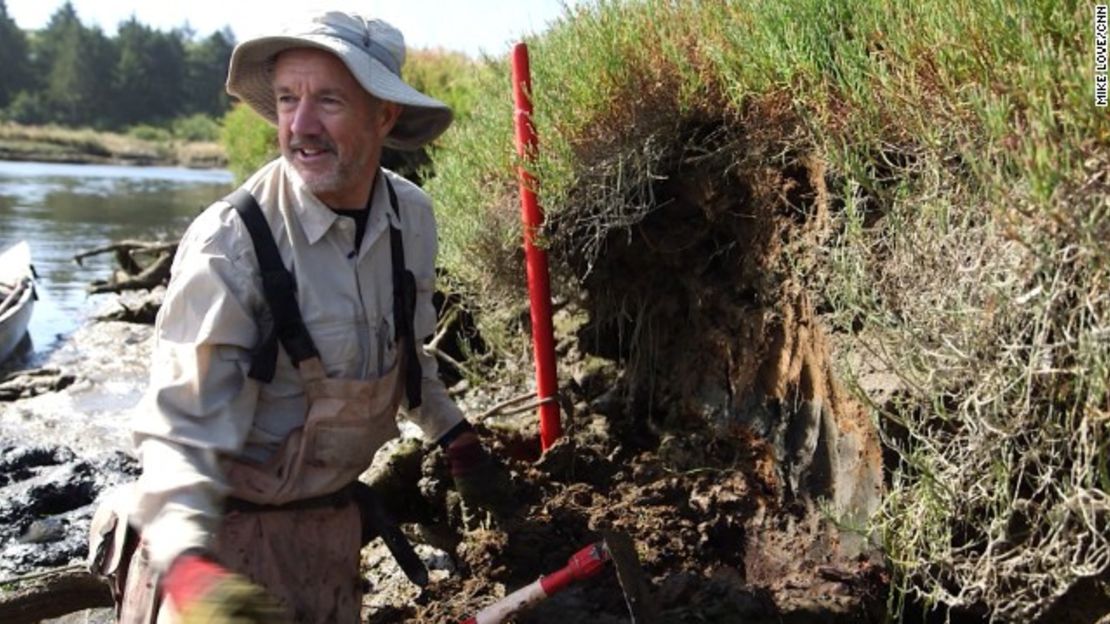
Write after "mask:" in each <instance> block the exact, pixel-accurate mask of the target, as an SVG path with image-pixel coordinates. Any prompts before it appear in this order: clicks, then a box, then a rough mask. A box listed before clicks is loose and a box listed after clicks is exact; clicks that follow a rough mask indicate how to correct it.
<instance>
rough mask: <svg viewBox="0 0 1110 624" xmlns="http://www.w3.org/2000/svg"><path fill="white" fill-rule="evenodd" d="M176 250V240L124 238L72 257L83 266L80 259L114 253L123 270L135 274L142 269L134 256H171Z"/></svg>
mask: <svg viewBox="0 0 1110 624" xmlns="http://www.w3.org/2000/svg"><path fill="white" fill-rule="evenodd" d="M176 251H177V242H176V241H174V242H159V243H150V242H146V241H133V240H125V241H120V242H118V243H112V244H111V245H105V246H104V247H97V248H96V249H90V250H88V251H83V252H81V253H79V254H77V255H76V256H73V259H74V261H76V262H77V264H78V265H80V266H84V265H83V264H81V261H82V260H84V259H85V258H90V257H92V256H99V255H100V254H105V253H114V254H115V255H116V261H117V262H119V265H120V267H122V268H123V270H124V271H127V272H128V273H131V274H135V273H139V272H141V271H142V269H141V268H139V266H138V263H137V262H136V261H135V256H138V255H142V254H146V255H151V256H158V255H162V254H167V253H168V254H169V255H171V256H172V255H173V254H174V252H176Z"/></svg>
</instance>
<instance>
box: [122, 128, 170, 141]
mask: <svg viewBox="0 0 1110 624" xmlns="http://www.w3.org/2000/svg"><path fill="white" fill-rule="evenodd" d="M127 136H129V137H132V138H136V139H139V140H140V141H151V142H157V143H165V142H168V141H170V140H171V139H173V135H172V134H170V131H169V130H167V129H165V128H158V127H155V126H151V125H149V124H138V125H135V126H131V127H130V128H128V130H127Z"/></svg>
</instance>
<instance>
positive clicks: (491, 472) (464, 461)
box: [446, 433, 512, 529]
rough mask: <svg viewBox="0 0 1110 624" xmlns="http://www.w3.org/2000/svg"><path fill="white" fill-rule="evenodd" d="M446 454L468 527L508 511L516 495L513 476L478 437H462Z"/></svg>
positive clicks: (453, 443)
mask: <svg viewBox="0 0 1110 624" xmlns="http://www.w3.org/2000/svg"><path fill="white" fill-rule="evenodd" d="M446 454H447V463H448V465H449V466H450V467H451V477H452V478H453V480H454V481H455V489H456V490H457V491H458V493H459V498H461V499H462V513H463V523H464V524H465V525H466V526H467V528H471V529H472V528H476V527H477V526H480V525H481V524H482V516H485V517H486V518H487V519H489V520H492V519H494V518H496V517H497V516H501V515H504V514H505V513H506V512H507V511H508V508H509V507H510V502H509V499H510V498H511V496H512V486H511V484H510V482H509V475H508V473H506V472H505V470H504V468H502V467H501V466H500V465H499V464H497V462H495V461H494V460H493V458H492V457H490V455H489V453H487V452H486V450H485V448H483V447H482V443H481V442H479V441H478V436H476V435H474V434H473V433H467V434H463V435H461V436H459V437H458V438H456V439H455V440H454V441H452V442H451V443H450V444H449V445H448V446H447V449H446Z"/></svg>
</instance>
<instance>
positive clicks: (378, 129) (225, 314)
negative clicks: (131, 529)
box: [121, 12, 498, 622]
mask: <svg viewBox="0 0 1110 624" xmlns="http://www.w3.org/2000/svg"><path fill="white" fill-rule="evenodd" d="M404 55H405V49H404V41H403V38H402V36H401V33H400V32H399V31H397V30H396V29H394V28H393V27H392V26H389V25H388V24H386V23H384V22H381V21H379V20H367V19H364V18H362V17H359V16H357V15H349V14H344V13H336V12H330V13H325V14H320V15H317V16H314V17H313V18H311V19H308V20H306V21H305V22H304V23H302V24H298V25H296V26H293V27H291V28H288V29H287V30H286V31H285V32H284V33H282V34H281V35H279V36H272V37H270V36H268V37H259V38H256V39H252V40H249V41H245V42H243V43H241V44H240V45H239V46H237V47H236V49H235V51H234V53H233V54H232V58H231V64H230V69H229V74H228V82H227V86H228V91H229V92H230V93H231V94H232V95H235V96H237V97H239V98H240V99H241V100H242V101H243V102H245V103H246V104H247V105H249V106H251V107H252V108H253V109H254V110H256V111H257V112H258V113H260V114H261V115H262V116H263V117H265V118H266V119H268V120H269V121H270V122H272V123H274V124H276V125H277V128H278V139H279V143H280V146H281V153H282V156H281V158H280V159H278V160H276V161H274V162H271V163H270V164H268V165H266V166H264V167H263V168H262V169H261V170H259V171H258V172H257V173H255V175H254V176H252V177H251V178H250V179H249V180H248V181H247V182H246V183H245V184H244V185H243V187H242V189H241V190H240V192H238V193H237V194H233V195H232V196H229V198H228V199H227V200H226V201H220V202H217V203H215V204H213V205H212V206H211V207H209V208H208V210H206V211H205V212H204V213H203V214H202V215H201V216H199V217H198V218H197V219H196V221H195V222H194V223H193V224H192V225H191V226H190V228H189V230H188V231H187V233H186V234H185V236H184V237H183V239H182V241H181V245H180V247H179V250H178V255H177V257H176V258H175V261H174V267H173V278H172V280H171V282H170V285H169V288H168V290H167V293H166V299H165V302H164V304H163V307H162V310H161V312H160V314H159V317H158V321H157V326H156V345H155V349H154V355H153V362H152V368H151V386H150V391H149V393H148V396H147V398H146V400H145V401H144V403H143V404H142V406H141V409H140V413H139V415H138V416H137V418H136V422H135V425H134V435H135V440H136V443H137V446H138V449H139V452H140V456H141V459H142V464H143V474H142V476H141V477H140V479H139V483H138V487H137V489H138V499H137V503H136V512H135V519H134V521H135V523H136V524H137V525H138V526H139V527H140V528H141V532H142V540H143V541H142V547H141V548H140V551H139V552H138V554H137V555H136V557H135V558H134V561H133V563H132V566H131V573H130V574H129V578H128V579H127V590H126V592H125V596H124V608H123V614H122V616H121V617H122V619H124V620H127V621H141V620H144V619H145V620H149V618H150V617H153V612H155V611H159V615H158V617H159V620H162V619H163V618H166V617H170V618H176V620H177V621H184V622H199V621H206V622H207V621H213V622H223V621H227V622H230V621H235V622H244V621H260V622H261V621H280V620H281V619H291V620H294V621H298V622H357V621H358V619H359V608H360V606H361V598H362V589H361V588H362V583H361V580H360V579H359V549H360V546H361V542H360V537H361V533H360V519H359V512H358V507H357V505H354V504H352V502H351V498H352V497H351V495H349V487H348V485H349V484H350V483H351V482H353V481H355V480H356V479H357V477H358V475H359V473H361V472H362V471H363V470H365V468H366V467H367V466H368V465H369V463H370V461H371V459H372V458H373V455H374V452H375V451H376V450H377V449H378V448H379V447H380V446H381V444H382V443H384V442H385V441H386V440H388V439H389V438H391V437H394V436H395V435H396V434H397V428H396V424H395V422H394V416H395V414H396V413H397V411H398V409H399V408H400V409H401V410H402V411H403V413H404V415H405V416H406V417H407V418H408V419H409V420H411V421H413V422H415V423H416V424H417V425H419V426H420V428H421V429H422V431H423V433H424V435H425V436H426V437H427V438H428V439H429V440H435V441H439V442H440V443H441V444H443V445H444V447H445V448H446V451H447V457H448V460H449V462H450V463H451V469H452V474H453V475H455V477H456V484H457V485H458V487H459V490H460V494H461V495H462V497H463V499H464V502H465V501H466V499H467V498H468V497H469V498H472V499H477V501H478V503H479V504H481V503H482V502H484V501H485V500H489V499H490V498H491V495H492V496H496V495H497V494H498V492H496V491H491V489H490V485H491V484H493V483H495V482H496V479H491V478H490V474H489V473H490V470H491V468H490V462H489V458H488V456H487V455H485V453H484V451H483V450H482V448H481V445H480V444H479V443H478V440H477V437H476V436H475V435H474V433H473V431H472V430H470V429H469V426H468V425H467V424H466V421H465V420H464V419H463V417H462V414H461V413H460V411H459V410H458V408H457V407H456V406H455V405H454V403H453V402H452V401H451V400H450V399H449V397H448V395H447V392H446V389H445V388H444V387H443V384H442V383H441V382H440V381H439V380H438V378H437V374H436V371H437V368H436V362H435V359H434V358H432V357H429V356H428V355H427V354H426V353H424V352H423V350H422V349H421V348H420V346H421V345H422V344H423V339H424V338H426V337H427V336H429V335H431V334H432V333H433V331H434V328H435V310H434V308H433V306H432V301H431V297H432V293H433V290H434V286H433V282H434V277H435V254H436V229H435V228H436V226H435V221H434V216H433V213H432V209H431V204H430V202H429V200H428V198H427V196H426V195H424V193H423V192H422V191H420V189H418V188H417V187H416V186H414V185H413V184H411V183H409V182H407V181H405V180H404V179H402V178H400V177H399V176H396V175H394V174H392V173H390V172H388V171H385V170H383V169H380V167H379V159H380V156H381V150H382V147H383V146H391V147H395V148H400V149H415V148H418V147H420V146H422V145H424V144H426V143H428V142H429V141H431V140H433V139H434V138H435V137H437V136H439V135H440V134H441V133H442V132H443V131H444V130H446V128H447V127H448V125H450V123H451V120H452V117H451V111H450V109H448V108H447V107H446V106H445V105H444V104H442V103H441V102H439V101H437V100H435V99H432V98H430V97H428V96H426V95H424V94H422V93H419V92H418V91H416V90H414V89H412V88H411V87H410V86H408V85H407V84H405V83H404V82H403V81H402V80H401V78H400V71H401V66H402V64H403V62H404ZM242 191H246V192H247V193H249V195H248V194H247V193H244V192H242ZM251 204H256V205H257V207H258V209H260V211H259V210H257V209H253V208H252V207H251ZM252 210H254V212H252ZM259 214H260V215H261V219H259V218H258V215H259ZM251 215H254V216H253V217H252V216H251ZM252 219H254V225H253V226H252ZM259 224H261V225H259ZM269 238H272V243H268V242H267V241H266V240H263V239H269ZM267 247H269V248H270V249H271V250H272V249H274V248H276V253H271V254H269V255H267V253H266V248H267ZM268 258H269V263H270V264H269V265H268V264H267V262H268ZM273 264H276V265H278V266H277V268H276V269H275V267H274V266H270V265H273ZM410 275H411V277H410ZM406 284H407V285H408V286H409V287H408V288H405V287H404V286H405V285H406ZM413 290H414V291H415V292H414V293H413V292H412V291H413ZM416 365H418V366H416ZM159 579H160V580H159ZM159 596H162V597H164V600H163V601H162V605H161V607H159V606H158V605H157V604H156V603H157V602H158V597H159Z"/></svg>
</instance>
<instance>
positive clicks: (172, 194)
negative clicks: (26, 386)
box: [0, 161, 232, 363]
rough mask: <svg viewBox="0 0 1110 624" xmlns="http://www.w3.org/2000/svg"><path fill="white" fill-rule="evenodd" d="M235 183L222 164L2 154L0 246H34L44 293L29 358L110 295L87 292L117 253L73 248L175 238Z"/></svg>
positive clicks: (36, 314) (79, 322) (67, 332)
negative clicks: (72, 160)
mask: <svg viewBox="0 0 1110 624" xmlns="http://www.w3.org/2000/svg"><path fill="white" fill-rule="evenodd" d="M231 188H232V177H231V174H230V173H228V172H227V171H223V170H192V169H181V168H170V167H126V166H112V165H65V164H50V163H36V162H7V161H0V249H6V248H7V247H8V246H10V245H12V244H13V243H16V242H18V241H20V240H26V241H27V242H28V243H29V244H30V246H31V255H32V260H33V262H34V266H35V270H36V272H37V274H38V281H37V287H38V295H39V300H38V302H37V303H36V304H35V311H34V315H33V316H32V317H31V325H30V329H29V332H30V334H31V345H32V351H31V352H30V353H29V354H28V355H29V356H30V357H29V358H28V359H29V360H30V362H31V363H34V362H38V361H42V359H43V358H44V357H45V356H46V355H47V354H49V352H50V351H51V350H53V349H55V348H56V347H57V346H58V345H59V344H60V341H61V340H62V339H64V338H65V337H66V336H68V335H70V334H71V333H72V332H73V331H74V330H76V329H77V328H78V327H80V326H81V325H82V324H83V323H84V322H85V320H86V319H87V318H88V317H89V315H90V314H92V313H94V312H95V311H96V310H97V309H98V308H99V307H101V306H103V305H105V302H106V301H107V299H108V297H110V295H93V296H89V295H86V293H85V287H86V286H87V285H88V284H89V282H91V281H93V280H95V279H104V278H107V277H108V275H109V274H110V272H111V271H112V269H113V268H114V266H115V260H114V258H113V256H112V254H104V255H100V256H96V257H93V258H89V259H87V260H86V261H84V266H78V265H77V264H76V263H75V262H74V261H73V256H74V255H75V254H77V253H79V252H81V251H85V250H88V249H92V248H94V247H99V246H103V245H108V244H110V243H112V242H116V241H121V240H124V239H139V240H172V239H176V238H178V237H180V236H181V233H182V232H183V231H184V229H185V227H186V226H187V225H188V223H189V221H190V220H191V219H192V218H193V217H194V216H196V215H197V214H198V213H199V212H200V211H201V210H203V209H204V208H205V207H206V206H207V205H208V204H210V203H212V201H213V200H214V199H217V198H219V197H221V196H223V195H224V194H226V193H227V192H228V191H230V190H231Z"/></svg>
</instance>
